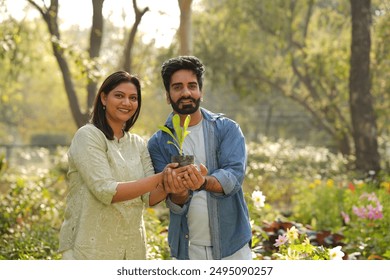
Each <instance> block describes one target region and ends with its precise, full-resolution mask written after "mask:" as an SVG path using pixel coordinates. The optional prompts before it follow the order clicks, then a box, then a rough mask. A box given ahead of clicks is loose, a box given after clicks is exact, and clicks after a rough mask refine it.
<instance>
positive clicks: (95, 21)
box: [87, 0, 104, 108]
mask: <svg viewBox="0 0 390 280" xmlns="http://www.w3.org/2000/svg"><path fill="white" fill-rule="evenodd" d="M103 2H104V0H92V5H93V16H92V28H91V34H90V37H89V51H88V53H89V58H90V59H94V58H96V57H99V55H100V49H101V47H102V40H103V12H102V11H103ZM94 68H95V69H93V70H97V69H96V65H94ZM87 92H88V96H87V108H91V107H92V106H93V102H94V100H95V95H96V92H97V84H96V81H95V79H88V84H87Z"/></svg>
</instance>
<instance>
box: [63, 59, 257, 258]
mask: <svg viewBox="0 0 390 280" xmlns="http://www.w3.org/2000/svg"><path fill="white" fill-rule="evenodd" d="M204 71H205V68H204V65H203V64H202V62H201V61H200V60H199V59H198V58H196V57H194V56H180V57H176V58H172V59H169V60H167V61H166V62H164V63H163V65H162V70H161V75H162V79H163V83H164V87H165V90H166V97H167V102H168V104H171V106H172V109H173V112H172V113H171V114H170V116H169V117H168V120H167V122H166V126H168V127H169V128H172V127H173V126H172V116H173V114H178V115H179V116H180V119H181V121H182V122H183V120H184V118H185V117H186V116H187V115H191V121H190V124H189V128H188V130H189V131H191V133H190V134H189V135H188V136H187V138H186V140H185V142H184V148H183V149H184V153H186V154H194V155H195V164H196V165H197V166H199V168H197V167H196V166H195V165H188V166H185V167H177V166H176V164H174V163H170V161H171V156H172V155H176V154H178V152H177V150H176V149H175V147H174V146H173V145H169V144H167V141H168V140H172V139H170V136H169V135H168V134H167V133H164V132H162V131H158V132H156V133H155V134H154V135H153V136H152V137H151V138H150V140H149V141H148V143H146V142H145V141H144V140H143V139H142V138H141V137H139V136H138V135H135V134H132V133H130V132H129V130H130V128H131V127H132V126H133V125H134V123H135V122H136V120H137V118H138V116H139V112H140V109H141V86H140V82H139V80H138V78H137V77H135V76H132V75H130V74H128V73H126V72H124V71H119V72H115V73H113V74H111V75H110V76H108V77H107V78H106V80H105V81H104V82H103V84H102V85H101V87H100V89H99V91H98V94H97V96H96V99H95V105H94V108H93V111H92V117H91V121H90V123H89V124H86V125H85V126H83V127H81V128H80V129H79V130H78V131H77V132H76V134H75V136H74V138H73V140H72V143H71V146H70V148H69V152H68V158H69V172H68V176H69V192H68V197H67V205H66V209H65V214H64V222H63V225H62V227H61V231H60V248H59V250H60V252H62V255H63V259H95V260H103V259H110V260H115V259H137V260H143V259H145V258H146V241H145V240H146V235H145V228H144V222H143V210H144V205H146V206H153V205H156V204H158V203H159V202H161V201H163V200H165V201H166V205H167V207H168V208H169V209H170V223H169V230H168V242H169V246H170V250H171V256H172V257H173V258H175V259H191V260H199V259H200V260H207V259H215V260H217V259H231V260H233V259H240V260H248V259H252V254H251V249H250V242H251V227H250V223H249V216H248V209H247V206H246V203H245V200H244V195H243V190H242V182H243V180H244V176H245V166H246V149H245V138H244V136H243V134H242V132H241V129H240V127H239V125H238V124H237V123H235V122H234V121H232V120H230V119H228V118H226V117H224V116H223V115H221V114H214V113H212V112H210V111H207V110H205V109H203V108H200V102H201V101H202V97H203V92H202V85H203V74H204ZM172 129H173V128H172Z"/></svg>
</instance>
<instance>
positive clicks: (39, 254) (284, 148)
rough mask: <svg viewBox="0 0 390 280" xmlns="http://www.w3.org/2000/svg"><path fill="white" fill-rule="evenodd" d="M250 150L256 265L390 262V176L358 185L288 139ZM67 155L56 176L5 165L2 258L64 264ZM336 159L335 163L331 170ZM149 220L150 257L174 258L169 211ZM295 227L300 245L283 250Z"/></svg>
mask: <svg viewBox="0 0 390 280" xmlns="http://www.w3.org/2000/svg"><path fill="white" fill-rule="evenodd" d="M248 147H249V149H248V151H249V162H248V164H249V165H248V170H247V176H246V180H245V186H244V195H245V199H246V201H247V204H248V208H249V215H250V219H251V225H252V231H253V240H252V245H253V253H254V254H255V255H256V257H255V259H287V258H288V259H292V258H298V259H327V258H332V255H331V250H332V249H334V250H335V251H332V252H333V253H334V254H336V257H337V256H339V255H338V254H339V253H340V252H341V251H342V252H344V253H345V257H346V258H348V259H390V252H389V249H388V244H389V242H390V240H389V238H390V237H389V235H388V229H389V228H390V221H389V219H388V217H389V215H390V176H389V175H388V174H387V175H386V174H380V176H377V177H375V178H374V177H373V178H368V179H367V180H352V179H349V178H353V176H352V175H350V174H349V173H348V172H347V171H346V169H345V166H344V163H345V161H344V159H341V158H339V157H338V156H336V155H333V154H332V153H330V152H329V151H327V150H326V149H325V150H324V149H322V148H314V147H306V148H301V147H297V146H296V145H295V143H293V142H290V141H286V140H280V141H278V142H272V141H269V140H266V139H263V141H262V143H261V144H255V143H251V144H249V145H248ZM65 151H66V149H63V150H58V155H56V157H55V159H54V160H52V161H51V164H53V166H52V169H51V170H50V171H49V170H47V169H35V170H32V169H29V168H26V167H23V168H21V169H20V170H21V171H16V169H13V170H11V169H9V168H7V167H6V165H3V166H4V167H3V171H1V172H0V175H1V176H2V177H1V178H0V185H1V187H2V188H1V190H4V186H5V187H6V190H5V191H3V192H2V193H1V194H0V234H1V235H2V237H3V238H2V240H0V259H58V258H60V256H59V255H58V254H57V252H56V250H57V247H58V234H59V228H60V225H61V223H62V220H63V219H62V215H63V214H62V213H63V210H64V207H65V205H64V192H65V189H66V188H65V186H64V184H65V182H64V176H65V173H66V171H67V162H66V159H65V157H64V154H65ZM45 155H46V154H45ZM30 157H31V156H30ZM26 158H28V157H27V156H26ZM329 160H333V161H334V162H329V163H328V164H326V162H327V161H329ZM25 163H26V164H27V160H26V161H25ZM23 170H24V171H23ZM25 170H28V171H29V173H28V174H27V173H26V171H25ZM253 191H256V192H255V193H254V194H253ZM367 194H368V195H369V197H371V200H368V199H367ZM373 194H375V196H374V195H373ZM264 196H265V197H264ZM377 202H379V203H380V206H381V207H379V205H378V204H377ZM370 205H371V206H372V207H371V206H370ZM362 207H365V209H372V210H374V209H377V212H372V213H376V214H375V215H376V216H375V215H374V216H367V218H365V217H363V218H362V215H363V214H360V216H358V215H356V214H355V212H356V210H355V209H357V208H359V209H360V208H362ZM370 207H371V208H370ZM342 213H343V214H342ZM357 213H361V212H357ZM367 213H371V212H367ZM343 215H348V216H349V220H346V219H345V218H344V219H343ZM380 215H382V216H383V218H380ZM344 217H346V216H344ZM369 217H376V219H373V218H369ZM144 219H145V226H146V234H147V258H148V259H161V260H167V259H170V253H169V246H168V242H167V228H168V222H169V215H168V210H167V208H166V207H165V206H163V205H158V206H156V207H154V208H148V209H147V210H146V211H145V214H144ZM289 221H291V222H289ZM293 226H295V227H296V228H297V229H298V230H299V238H297V239H294V241H292V240H291V241H290V243H284V245H280V246H279V247H275V246H274V244H275V243H276V241H277V239H278V238H281V237H280V236H283V235H285V234H286V235H287V232H288V229H290V231H291V228H292V227H293ZM306 237H307V238H308V240H307V239H306ZM281 240H282V239H280V240H279V242H280V241H281ZM338 246H341V248H340V247H338Z"/></svg>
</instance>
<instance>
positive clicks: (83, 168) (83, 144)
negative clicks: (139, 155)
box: [68, 125, 118, 205]
mask: <svg viewBox="0 0 390 280" xmlns="http://www.w3.org/2000/svg"><path fill="white" fill-rule="evenodd" d="M68 157H69V162H70V164H73V165H74V167H75V170H72V169H70V170H69V176H72V172H76V171H77V172H78V173H79V175H80V177H81V178H82V180H83V181H84V183H85V184H86V186H87V187H88V189H89V190H90V192H91V193H92V194H93V195H94V196H95V197H96V199H98V200H99V201H101V202H102V203H104V204H106V205H109V204H111V201H112V198H113V196H114V195H115V193H116V188H117V185H118V182H117V181H116V180H115V179H114V177H113V176H112V172H111V169H110V164H109V160H108V156H107V143H106V138H105V136H104V134H103V133H102V132H101V131H100V130H99V129H98V128H96V127H94V126H93V125H86V126H84V127H82V128H80V129H79V130H78V131H77V132H76V134H75V136H74V138H73V140H72V143H71V146H70V148H69V152H68Z"/></svg>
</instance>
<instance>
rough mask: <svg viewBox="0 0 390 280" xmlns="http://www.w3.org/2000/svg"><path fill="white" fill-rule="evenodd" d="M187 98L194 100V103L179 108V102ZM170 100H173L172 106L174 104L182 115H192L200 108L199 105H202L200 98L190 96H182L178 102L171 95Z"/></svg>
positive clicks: (174, 108) (173, 107) (177, 111)
mask: <svg viewBox="0 0 390 280" xmlns="http://www.w3.org/2000/svg"><path fill="white" fill-rule="evenodd" d="M186 99H190V100H192V102H193V104H186V105H184V106H182V107H181V108H179V104H180V102H181V101H182V100H186ZM169 100H170V101H171V106H172V109H173V110H174V111H175V112H176V113H178V114H180V115H191V114H193V113H195V112H196V111H197V110H198V109H199V106H200V98H199V99H194V98H192V97H188V98H180V99H179V100H178V101H177V102H176V103H175V102H173V101H172V99H171V97H170V96H169Z"/></svg>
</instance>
